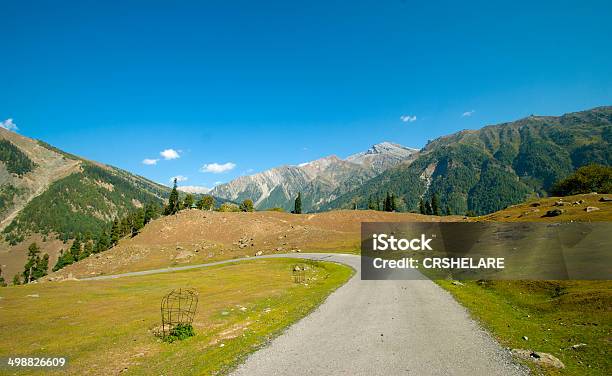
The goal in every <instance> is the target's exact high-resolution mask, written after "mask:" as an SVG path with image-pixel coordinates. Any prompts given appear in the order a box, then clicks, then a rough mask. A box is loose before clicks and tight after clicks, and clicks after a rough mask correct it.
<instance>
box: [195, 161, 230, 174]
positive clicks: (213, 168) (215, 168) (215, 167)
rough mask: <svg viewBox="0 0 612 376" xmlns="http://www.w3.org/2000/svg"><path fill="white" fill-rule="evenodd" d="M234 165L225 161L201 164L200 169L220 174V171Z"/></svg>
mask: <svg viewBox="0 0 612 376" xmlns="http://www.w3.org/2000/svg"><path fill="white" fill-rule="evenodd" d="M234 167H236V164H235V163H232V162H227V163H223V164H219V163H208V164H205V165H204V166H202V168H201V169H200V171H202V172H212V173H213V174H220V173H222V172H227V171H230V170H233V169H234Z"/></svg>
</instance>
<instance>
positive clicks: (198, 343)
mask: <svg viewBox="0 0 612 376" xmlns="http://www.w3.org/2000/svg"><path fill="white" fill-rule="evenodd" d="M295 262H296V260H290V259H280V258H279V259H260V260H253V261H245V262H239V263H231V264H225V265H219V266H213V267H207V268H202V269H194V270H188V271H182V272H174V273H165V274H156V275H148V276H135V277H125V278H119V279H115V280H108V281H70V282H68V281H67V282H61V283H41V284H32V285H26V286H15V287H7V288H3V289H0V296H1V297H2V299H0V332H2V333H3V336H2V338H1V339H0V354H2V356H43V355H44V356H67V357H68V364H69V365H68V367H67V368H66V369H62V370H54V371H45V374H47V373H49V374H62V375H63V374H69V375H107V374H118V373H120V372H121V373H125V374H128V375H151V374H157V375H161V374H163V375H185V374H224V373H227V372H228V371H229V370H231V369H232V368H233V367H234V366H236V365H237V364H238V363H239V362H240V361H241V360H243V359H245V358H246V357H247V356H248V354H250V353H252V352H253V351H255V350H256V349H258V348H259V347H261V346H263V345H265V344H266V343H267V342H268V341H269V340H271V339H272V338H274V337H275V336H276V335H278V334H280V333H281V332H282V331H283V330H284V329H285V328H287V327H288V326H289V325H291V324H292V323H294V322H295V321H297V320H299V319H301V318H303V317H304V316H306V315H307V314H308V313H309V312H311V311H312V310H313V309H314V308H316V307H317V306H318V305H319V304H321V303H322V302H323V301H324V299H325V298H326V297H327V296H328V295H329V294H330V293H331V292H332V291H334V290H335V289H336V288H338V287H339V286H341V285H342V284H344V283H345V282H346V281H347V280H348V279H349V278H350V277H351V276H352V275H353V273H354V271H353V270H352V269H351V268H349V267H347V266H344V265H340V264H335V263H330V262H307V263H306V264H307V265H309V270H308V271H307V274H306V283H304V284H295V283H293V282H292V278H291V266H292V265H293V264H294V263H295ZM179 287H191V288H194V289H196V290H197V291H198V293H199V303H198V311H197V314H196V317H195V320H194V323H193V327H194V329H195V332H196V335H195V336H194V337H191V338H187V339H185V340H182V341H176V342H174V343H165V342H163V341H162V340H161V339H159V338H158V337H156V336H155V332H156V330H158V328H159V325H160V320H161V318H160V301H161V299H162V297H163V296H164V294H166V293H167V292H169V291H170V290H171V289H173V288H179ZM40 372H41V371H38V370H32V369H27V370H20V371H19V374H39V373H40ZM0 374H13V371H10V372H9V370H7V369H1V368H0Z"/></svg>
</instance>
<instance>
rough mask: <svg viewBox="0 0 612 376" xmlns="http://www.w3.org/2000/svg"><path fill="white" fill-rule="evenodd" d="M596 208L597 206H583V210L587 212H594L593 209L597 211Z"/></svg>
mask: <svg viewBox="0 0 612 376" xmlns="http://www.w3.org/2000/svg"><path fill="white" fill-rule="evenodd" d="M597 210H599V208H598V207H596V206H587V207H586V208H584V211H585V212H587V213H590V212H594V211H597Z"/></svg>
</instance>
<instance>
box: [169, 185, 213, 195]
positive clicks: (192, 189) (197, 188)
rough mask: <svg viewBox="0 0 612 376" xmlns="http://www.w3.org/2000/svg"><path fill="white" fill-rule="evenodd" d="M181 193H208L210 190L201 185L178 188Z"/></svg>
mask: <svg viewBox="0 0 612 376" xmlns="http://www.w3.org/2000/svg"><path fill="white" fill-rule="evenodd" d="M177 189H178V190H179V191H183V192H187V193H208V192H210V188H208V187H204V186H201V185H184V186H182V187H177Z"/></svg>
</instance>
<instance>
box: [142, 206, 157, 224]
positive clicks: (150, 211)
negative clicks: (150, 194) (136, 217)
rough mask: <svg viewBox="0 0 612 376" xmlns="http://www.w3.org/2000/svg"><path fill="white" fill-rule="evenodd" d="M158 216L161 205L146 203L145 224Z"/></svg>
mask: <svg viewBox="0 0 612 376" xmlns="http://www.w3.org/2000/svg"><path fill="white" fill-rule="evenodd" d="M157 217H159V205H158V204H156V203H149V204H146V205H145V212H144V223H145V225H146V224H147V223H149V222H151V221H152V220H153V219H156V218H157Z"/></svg>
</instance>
